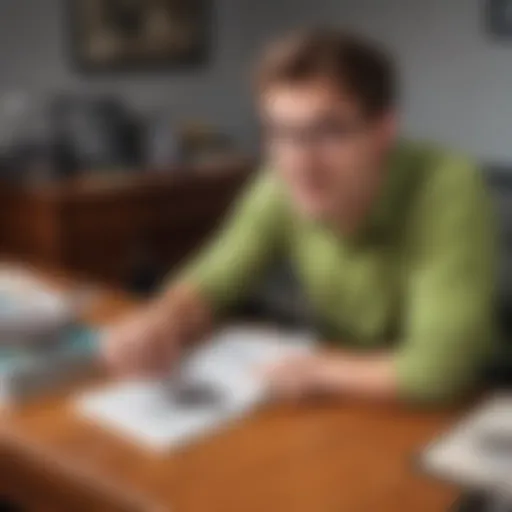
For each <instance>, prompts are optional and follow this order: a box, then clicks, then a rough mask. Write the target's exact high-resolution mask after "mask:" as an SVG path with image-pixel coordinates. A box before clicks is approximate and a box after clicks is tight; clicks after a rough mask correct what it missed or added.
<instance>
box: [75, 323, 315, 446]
mask: <svg viewBox="0 0 512 512" xmlns="http://www.w3.org/2000/svg"><path fill="white" fill-rule="evenodd" d="M312 346H313V341H312V337H311V336H309V335H307V334H304V335H290V334H287V333H284V332H281V331H277V330H274V329H249V328H229V329H225V330H223V331H221V332H219V334H218V335H216V336H214V337H213V338H212V339H211V340H210V341H209V342H206V343H205V344H204V345H203V346H202V348H201V349H199V350H198V351H197V353H195V354H192V355H191V356H190V357H189V358H187V360H186V362H185V364H184V367H183V368H182V369H181V370H180V372H179V375H180V377H179V378H180V380H184V381H187V380H189V379H192V380H196V381H200V382H202V383H209V384H211V386H212V389H214V390H215V391H216V392H217V393H219V394H220V395H221V396H222V397H223V399H222V401H221V406H219V404H214V405H213V406H212V405H210V406H205V407H188V408H187V407H185V408H184V407H181V406H179V405H177V404H176V403H175V402H173V400H172V399H170V398H169V394H168V393H167V392H166V389H167V391H169V389H168V388H166V386H165V385H164V384H163V383H162V382H155V381H151V382H147V381H146V382H141V381H138V382H123V383H117V384H114V385H111V386H109V387H106V388H104V389H100V390H98V391H94V392H91V393H88V394H86V395H85V396H80V397H78V399H77V400H76V401H75V402H74V406H75V408H76V409H77V410H78V411H79V413H80V414H82V415H85V416H86V417H87V418H89V419H92V420H93V421H96V422H98V423H99V424H102V425H104V426H106V427H108V428H110V429H112V430H113V431H116V432H118V433H119V434H121V435H124V436H127V437H129V438H131V439H132V440H134V441H135V442H137V443H139V444H141V445H143V446H146V447H148V448H151V449H153V450H157V451H161V450H168V449H170V448H173V447H178V446H181V445H183V443H185V442H187V441H190V440H192V439H195V438H197V437H199V436H202V435H205V434H208V433H210V432H212V431H214V430H215V429H218V428H220V427H221V426H223V425H226V424H228V423H229V422H230V421H232V420H234V419H236V418H239V417H241V416H243V415H244V414H246V413H248V412H249V411H251V410H253V409H254V408H255V407H256V406H257V405H258V404H259V403H261V402H262V401H263V400H264V399H265V397H266V390H265V385H264V382H263V381H262V379H261V377H260V376H259V374H258V372H257V369H258V368H259V367H261V366H263V365H265V364H271V363H274V362H278V361H279V360H281V359H282V358H283V357H285V356H287V355H292V354H295V353H297V354H299V353H304V352H307V351H310V350H312Z"/></svg>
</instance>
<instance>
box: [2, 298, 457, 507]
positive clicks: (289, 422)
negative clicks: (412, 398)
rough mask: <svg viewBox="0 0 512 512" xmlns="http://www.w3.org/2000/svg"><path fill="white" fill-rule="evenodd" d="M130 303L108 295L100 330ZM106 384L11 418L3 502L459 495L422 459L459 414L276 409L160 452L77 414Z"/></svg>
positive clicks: (337, 406)
mask: <svg viewBox="0 0 512 512" xmlns="http://www.w3.org/2000/svg"><path fill="white" fill-rule="evenodd" d="M132 306H133V303H131V302H130V301H128V300H125V299H124V298H123V297H122V296H120V295H119V294H117V295H116V294H108V293H106V294H102V295H101V297H99V298H98V300H96V301H95V304H94V305H93V307H92V309H91V311H89V314H88V317H87V318H88V320H89V321H90V322H91V323H94V324H101V323H104V322H108V321H109V320H111V319H112V318H114V317H115V316H117V315H119V314H120V313H122V312H124V311H126V310H127V309H129V308H130V307H132ZM99 379H100V380H98V378H96V379H93V381H92V382H88V383H82V384H80V385H78V386H74V387H73V389H68V390H66V392H62V393H61V394H55V395H53V396H51V397H48V398H44V399H38V400H36V401H35V402H33V403H31V404H27V405H24V406H23V407H20V408H18V409H16V410H12V411H8V412H5V413H2V416H1V417H0V418H1V419H0V425H1V426H0V449H1V451H0V494H1V493H4V492H5V493H6V494H8V495H9V496H12V497H14V498H16V499H18V500H21V501H22V502H23V503H25V504H27V505H28V507H29V510H42V511H43V510H45V511H46V510H47V511H51V512H60V511H81V510H83V511H101V510H105V511H106V510H109V511H110V510H119V511H121V510H123V511H124V510H126V511H144V512H145V511H153V510H155V511H160V510H161V511H176V512H202V511H208V512H273V511H276V512H331V511H332V512H340V511H348V512H359V511H360V512H372V511H379V512H401V511H404V512H407V511H414V512H438V511H444V510H447V509H448V507H449V506H450V504H451V503H453V501H454V500H455V498H456V497H457V489H455V488H454V487H451V486H449V485H447V484H442V483H440V482H438V481H435V480H433V479H431V478H429V477H427V476H425V475H423V474H421V472H420V471H418V469H417V468H415V464H414V456H415V454H417V453H418V451H419V450H420V449H421V448H422V446H424V445H425V443H427V442H428V441H429V440H430V439H431V438H432V437H433V436H435V435H436V434H437V433H439V432H440V431H441V430H443V429H444V428H446V427H447V426H449V425H450V424H451V423H452V422H453V421H454V420H455V419H456V417H457V416H458V415H459V414H460V412H461V411H454V410H452V411H446V410H445V411H419V410H410V409H409V410H408V409H405V408H400V407H398V406H396V407H391V406H375V405H369V404H363V403H355V402H344V401H339V402H337V403H329V404H317V405H303V406H273V407H268V408H266V409H264V410H261V411H260V412H258V413H256V414H254V415H252V416H251V417H249V418H247V419H245V420H243V421H240V422H239V423H237V424H235V425H233V426H231V427H229V428H227V429H226V430H224V431H222V432H220V433H218V434H216V435H213V436H211V437H208V438H207V439H205V440H202V441H200V442H198V443H195V444H193V445H190V446H188V447H186V448H184V449H182V450H180V451H177V452H173V453H170V454H168V455H156V454H153V453H150V452H147V451H144V450H143V449H141V448H139V447H137V446H135V445H132V444H130V443H129V442H128V441H126V440H123V439H120V438H117V437H116V436H115V435H114V434H112V433H109V432H107V431H103V430H102V429H100V428H99V427H97V426H95V425H92V424H88V423H87V422H86V421H84V420H82V419H81V418H79V417H77V416H76V415H75V414H73V411H72V410H71V409H70V405H69V403H70V398H71V397H72V396H73V393H74V392H76V391H78V389H79V388H80V389H82V388H84V387H88V386H91V385H97V384H98V382H100V381H101V380H102V379H101V378H99Z"/></svg>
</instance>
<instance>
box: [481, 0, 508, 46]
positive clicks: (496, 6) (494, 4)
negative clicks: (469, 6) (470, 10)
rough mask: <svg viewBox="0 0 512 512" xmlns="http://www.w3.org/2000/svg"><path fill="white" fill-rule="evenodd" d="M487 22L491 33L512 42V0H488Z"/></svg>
mask: <svg viewBox="0 0 512 512" xmlns="http://www.w3.org/2000/svg"><path fill="white" fill-rule="evenodd" d="M486 11H487V12H486V22H487V30H488V31H489V33H490V34H491V35H492V36H493V37H495V38H497V39H501V40H509V41H510V42H512V0H487V1H486Z"/></svg>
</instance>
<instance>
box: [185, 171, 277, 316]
mask: <svg viewBox="0 0 512 512" xmlns="http://www.w3.org/2000/svg"><path fill="white" fill-rule="evenodd" d="M284 217H285V208H284V201H283V198H282V194H281V189H280V187H279V186H278V183H277V179H276V178H275V177H274V176H272V173H271V172H270V171H267V170H264V171H261V172H260V173H259V174H258V176H257V178H256V180H254V182H253V183H252V184H251V185H250V186H249V187H248V188H247V190H246V191H245V193H243V194H242V197H241V198H240V199H238V200H237V201H236V202H235V206H234V208H233V209H232V211H231V212H230V214H229V215H228V218H227V220H226V221H225V222H224V225H223V226H222V227H221V229H220V231H219V232H218V233H216V235H215V237H214V239H213V240H212V241H211V242H210V243H208V244H207V245H206V247H205V248H204V249H203V250H202V251H200V253H199V254H198V255H197V257H195V258H194V259H193V260H192V261H191V262H190V263H189V264H188V265H186V266H185V268H184V269H183V271H182V272H179V273H178V275H177V276H176V278H175V280H176V281H179V282H187V283H191V284H193V285H194V286H195V287H196V288H197V289H198V290H199V291H200V293H201V294H202V296H203V297H205V298H206V300H207V301H208V303H209V306H210V307H211V308H213V310H214V311H215V312H217V311H219V310H222V309H224V308H226V307H228V306H230V305H232V304H233V303H234V302H235V301H236V300H238V299H239V298H241V297H242V296H243V295H245V294H246V293H247V292H248V290H249V289H250V288H251V286H252V285H254V284H255V283H257V281H258V279H259V278H261V277H262V274H263V273H264V272H265V271H266V270H267V267H268V266H269V265H270V264H271V262H272V261H273V259H274V258H275V257H276V255H277V253H279V251H280V249H281V247H282V245H283V243H284V235H285V233H284V228H283V223H284Z"/></svg>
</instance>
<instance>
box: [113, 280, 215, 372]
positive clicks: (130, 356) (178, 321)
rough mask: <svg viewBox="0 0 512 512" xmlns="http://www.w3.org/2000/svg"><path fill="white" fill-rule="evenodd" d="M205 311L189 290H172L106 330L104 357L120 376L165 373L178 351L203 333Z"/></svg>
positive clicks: (205, 321) (206, 312) (203, 306)
mask: <svg viewBox="0 0 512 512" xmlns="http://www.w3.org/2000/svg"><path fill="white" fill-rule="evenodd" d="M209 325H210V321H209V312H208V308H207V307H206V306H205V304H204V303H203V301H202V300H201V298H200V297H199V295H198V294H197V293H195V292H194V291H193V290H191V289H190V288H185V287H180V288H175V289H173V290H171V291H170V292H168V293H167V295H166V296H164V297H162V298H161V299H158V300H156V301H154V302H152V303H151V304H149V305H148V306H146V307H144V308H143V309H141V310H140V311H138V312H137V313H135V314H132V315H131V316H129V317H127V318H126V319H124V320H123V321H121V322H120V323H118V324H117V325H114V326H113V327H112V328H110V329H109V330H108V331H107V335H106V337H105V340H104V342H103V357H104V360H105V361H106V363H107V366H108V367H109V368H111V369H112V370H113V371H115V372H116V373H119V374H122V375H134V376H135V375H136V376H148V375H159V374H165V373H166V372H167V371H169V369H170V367H171V366H172V364H173V362H174V361H175V360H176V359H177V358H178V357H179V355H180V351H181V348H182V347H183V345H185V344H187V343H191V342H193V341H195V340H196V339H198V338H200V337H201V336H202V335H204V334H206V332H207V330H208V328H209Z"/></svg>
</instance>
